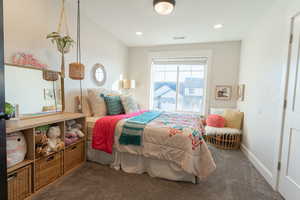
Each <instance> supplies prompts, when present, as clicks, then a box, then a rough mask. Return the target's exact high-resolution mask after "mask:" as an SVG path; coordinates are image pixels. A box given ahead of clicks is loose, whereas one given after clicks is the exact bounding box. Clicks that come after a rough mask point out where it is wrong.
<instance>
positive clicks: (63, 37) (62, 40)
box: [47, 0, 74, 78]
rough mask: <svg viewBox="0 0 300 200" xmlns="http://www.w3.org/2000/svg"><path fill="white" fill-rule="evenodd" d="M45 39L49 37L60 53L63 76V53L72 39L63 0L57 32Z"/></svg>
mask: <svg viewBox="0 0 300 200" xmlns="http://www.w3.org/2000/svg"><path fill="white" fill-rule="evenodd" d="M63 25H64V26H65V34H63V33H62V28H63ZM47 39H51V41H52V43H53V44H56V47H57V50H58V51H59V52H60V53H61V76H62V78H64V77H65V54H66V53H69V52H70V50H71V47H72V45H73V44H74V40H73V39H72V38H71V37H70V35H69V27H68V24H67V15H66V11H65V0H62V9H61V13H60V20H59V24H58V27H57V32H52V33H50V34H48V35H47Z"/></svg>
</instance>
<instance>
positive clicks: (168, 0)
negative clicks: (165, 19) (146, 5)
mask: <svg viewBox="0 0 300 200" xmlns="http://www.w3.org/2000/svg"><path fill="white" fill-rule="evenodd" d="M175 4H176V1H175V0H153V7H154V10H155V11H156V12H157V13H158V14H160V15H169V14H171V13H172V12H173V10H174V8H175Z"/></svg>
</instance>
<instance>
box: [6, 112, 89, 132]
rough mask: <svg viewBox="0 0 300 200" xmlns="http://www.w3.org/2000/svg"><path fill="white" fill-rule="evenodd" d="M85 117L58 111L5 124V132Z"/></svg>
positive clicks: (79, 114) (80, 114)
mask: <svg viewBox="0 0 300 200" xmlns="http://www.w3.org/2000/svg"><path fill="white" fill-rule="evenodd" d="M83 117H85V115H84V114H82V113H59V114H54V115H48V116H42V117H37V118H31V119H22V120H18V121H15V122H13V123H11V124H9V125H7V126H6V133H13V132H16V131H21V130H25V129H30V128H35V127H38V126H44V125H48V124H52V123H57V122H63V121H67V120H72V119H78V118H83Z"/></svg>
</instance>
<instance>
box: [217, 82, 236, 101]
mask: <svg viewBox="0 0 300 200" xmlns="http://www.w3.org/2000/svg"><path fill="white" fill-rule="evenodd" d="M231 96H232V86H230V85H217V86H216V91H215V98H216V100H222V101H229V100H230V99H231Z"/></svg>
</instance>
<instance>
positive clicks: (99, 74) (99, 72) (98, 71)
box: [92, 63, 106, 86]
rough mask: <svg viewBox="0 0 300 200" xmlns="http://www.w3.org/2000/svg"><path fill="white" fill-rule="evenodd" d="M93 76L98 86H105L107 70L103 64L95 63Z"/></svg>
mask: <svg viewBox="0 0 300 200" xmlns="http://www.w3.org/2000/svg"><path fill="white" fill-rule="evenodd" d="M92 77H93V80H94V83H95V84H96V85H97V86H103V85H104V84H105V82H106V71H105V68H104V66H103V65H102V64H99V63H97V64H95V65H94V66H93V70H92Z"/></svg>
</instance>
